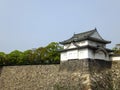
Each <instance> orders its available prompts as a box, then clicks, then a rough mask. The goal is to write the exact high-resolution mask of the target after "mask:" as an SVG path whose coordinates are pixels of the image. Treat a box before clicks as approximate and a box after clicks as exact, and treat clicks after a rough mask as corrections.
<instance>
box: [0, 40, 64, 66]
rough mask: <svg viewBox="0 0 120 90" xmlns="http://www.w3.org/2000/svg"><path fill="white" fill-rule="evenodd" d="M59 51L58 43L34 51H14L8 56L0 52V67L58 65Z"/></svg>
mask: <svg viewBox="0 0 120 90" xmlns="http://www.w3.org/2000/svg"><path fill="white" fill-rule="evenodd" d="M60 49H62V47H61V46H60V45H59V44H58V43H56V42H52V43H50V44H48V45H47V46H46V47H39V48H37V49H36V50H34V51H33V50H26V51H24V52H21V51H19V50H14V51H12V52H11V53H9V54H5V53H4V52H0V65H32V64H58V63H60V53H59V50H60Z"/></svg>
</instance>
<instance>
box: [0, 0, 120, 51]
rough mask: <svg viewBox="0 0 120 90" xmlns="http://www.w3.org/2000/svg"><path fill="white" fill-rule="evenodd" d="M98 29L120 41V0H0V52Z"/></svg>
mask: <svg viewBox="0 0 120 90" xmlns="http://www.w3.org/2000/svg"><path fill="white" fill-rule="evenodd" d="M95 27H96V28H97V30H98V32H99V33H100V34H101V36H102V37H103V38H104V39H106V40H111V41H112V43H111V44H110V45H108V47H109V48H112V47H114V46H115V44H117V43H120V0H0V52H1V51H3V52H6V53H9V52H11V51H13V50H16V49H17V50H20V51H24V50H27V49H31V48H38V47H40V46H46V45H47V44H49V43H50V42H53V41H55V42H59V41H62V40H65V39H68V38H69V37H71V36H72V35H73V34H74V32H75V33H80V32H84V31H88V30H91V29H94V28H95Z"/></svg>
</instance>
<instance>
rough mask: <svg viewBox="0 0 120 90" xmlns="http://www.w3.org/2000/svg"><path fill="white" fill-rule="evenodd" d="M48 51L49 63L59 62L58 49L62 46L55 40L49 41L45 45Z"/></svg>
mask: <svg viewBox="0 0 120 90" xmlns="http://www.w3.org/2000/svg"><path fill="white" fill-rule="evenodd" d="M46 49H47V52H48V59H49V60H50V62H51V63H59V62H60V53H59V50H61V49H62V47H61V46H60V45H59V43H57V42H51V43H50V44H49V45H48V46H46Z"/></svg>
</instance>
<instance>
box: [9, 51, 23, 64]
mask: <svg viewBox="0 0 120 90" xmlns="http://www.w3.org/2000/svg"><path fill="white" fill-rule="evenodd" d="M7 61H8V64H9V65H19V64H22V63H23V53H22V52H21V51H18V50H14V51H12V52H11V53H10V54H8V55H7Z"/></svg>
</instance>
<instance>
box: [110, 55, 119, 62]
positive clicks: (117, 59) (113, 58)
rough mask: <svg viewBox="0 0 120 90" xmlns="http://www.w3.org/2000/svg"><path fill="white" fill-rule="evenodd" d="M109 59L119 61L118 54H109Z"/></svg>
mask: <svg viewBox="0 0 120 90" xmlns="http://www.w3.org/2000/svg"><path fill="white" fill-rule="evenodd" d="M110 60H111V61H120V56H111V57H110Z"/></svg>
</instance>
